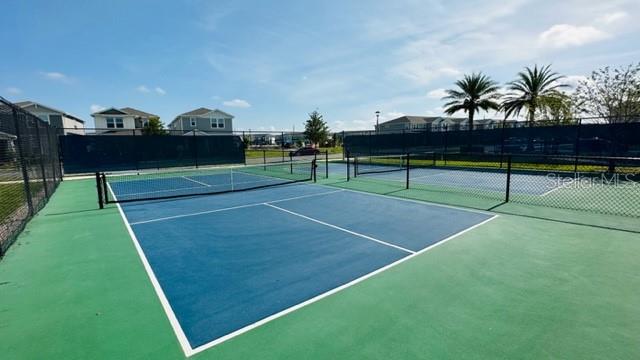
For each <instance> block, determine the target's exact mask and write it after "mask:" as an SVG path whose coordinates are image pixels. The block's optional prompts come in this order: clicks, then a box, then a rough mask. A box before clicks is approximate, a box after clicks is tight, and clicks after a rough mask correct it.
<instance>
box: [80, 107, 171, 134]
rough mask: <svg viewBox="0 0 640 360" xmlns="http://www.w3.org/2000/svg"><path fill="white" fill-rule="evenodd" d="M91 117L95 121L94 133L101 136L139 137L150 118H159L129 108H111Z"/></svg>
mask: <svg viewBox="0 0 640 360" xmlns="http://www.w3.org/2000/svg"><path fill="white" fill-rule="evenodd" d="M91 116H92V117H93V119H94V121H95V127H96V133H97V134H101V135H111V134H114V135H115V134H121V135H132V134H135V135H139V134H141V133H142V129H143V128H144V126H145V125H146V124H147V123H148V122H149V119H150V118H152V117H159V116H158V115H154V114H151V113H148V112H144V111H141V110H138V109H134V108H130V107H126V108H122V109H117V108H113V107H112V108H109V109H105V110H102V111H98V112H95V113H93V114H91Z"/></svg>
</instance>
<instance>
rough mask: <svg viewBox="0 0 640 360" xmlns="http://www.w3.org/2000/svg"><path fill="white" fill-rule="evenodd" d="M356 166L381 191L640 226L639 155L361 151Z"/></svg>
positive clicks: (373, 188)
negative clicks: (611, 219)
mask: <svg viewBox="0 0 640 360" xmlns="http://www.w3.org/2000/svg"><path fill="white" fill-rule="evenodd" d="M353 166H354V171H353V175H354V178H353V179H355V180H356V181H360V182H365V183H367V184H368V189H370V190H371V191H374V192H380V193H385V194H394V195H397V196H402V197H409V198H413V199H420V200H425V201H430V202H436V203H442V204H448V205H456V206H465V207H470V208H476V209H481V210H496V211H505V212H508V211H510V210H508V209H516V208H517V206H518V205H522V206H530V207H535V208H536V209H537V210H536V211H535V213H536V214H539V217H553V216H555V217H556V218H558V219H560V220H562V218H563V216H564V215H566V213H562V212H558V213H554V214H555V215H553V216H551V215H550V214H552V213H553V212H551V211H545V210H541V209H545V208H547V209H560V210H569V211H578V212H584V213H590V214H601V215H603V216H614V217H624V218H628V219H629V221H628V222H627V223H629V224H631V223H633V222H635V223H636V225H637V226H631V227H630V228H632V230H633V231H640V221H638V218H640V158H630V157H626V158H625V157H597V156H561V155H559V156H558V155H556V156H550V155H526V154H521V155H504V156H501V155H491V154H445V153H435V152H431V153H405V154H402V155H380V156H354V157H353ZM348 178H349V176H348ZM350 180H351V179H350ZM505 205H508V206H505ZM522 206H521V207H522ZM530 213H533V212H530Z"/></svg>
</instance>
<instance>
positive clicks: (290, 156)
mask: <svg viewBox="0 0 640 360" xmlns="http://www.w3.org/2000/svg"><path fill="white" fill-rule="evenodd" d="M289 172H291V173H292V174H293V155H291V154H289Z"/></svg>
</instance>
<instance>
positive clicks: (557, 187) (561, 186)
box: [540, 179, 575, 196]
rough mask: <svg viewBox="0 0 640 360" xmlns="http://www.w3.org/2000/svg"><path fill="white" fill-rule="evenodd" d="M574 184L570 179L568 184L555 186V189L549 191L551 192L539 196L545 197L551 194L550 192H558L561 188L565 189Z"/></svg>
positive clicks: (573, 180)
mask: <svg viewBox="0 0 640 360" xmlns="http://www.w3.org/2000/svg"><path fill="white" fill-rule="evenodd" d="M574 182H575V179H571V181H569V182H567V183H565V184H562V185H560V186H556V187H554V188H553V189H551V190H549V191H546V192H544V193H543V194H541V195H540V196H547V195H549V194H551V193H552V192H554V191H556V190H560V189H562V188H565V187H567V186H569V185H571V184H573V183H574Z"/></svg>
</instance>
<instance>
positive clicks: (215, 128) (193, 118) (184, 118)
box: [169, 107, 233, 133]
mask: <svg viewBox="0 0 640 360" xmlns="http://www.w3.org/2000/svg"><path fill="white" fill-rule="evenodd" d="M169 130H179V131H184V132H189V131H194V130H198V131H203V132H206V133H231V132H233V115H231V114H227V113H226V112H224V111H221V110H218V109H214V110H211V109H207V108H204V107H201V108H199V109H195V110H192V111H189V112H186V113H184V114H180V115H178V116H176V118H175V119H173V121H172V122H171V123H170V124H169Z"/></svg>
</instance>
